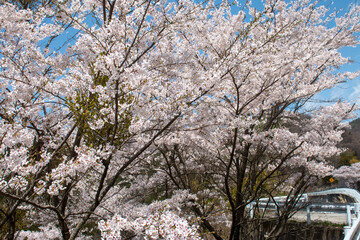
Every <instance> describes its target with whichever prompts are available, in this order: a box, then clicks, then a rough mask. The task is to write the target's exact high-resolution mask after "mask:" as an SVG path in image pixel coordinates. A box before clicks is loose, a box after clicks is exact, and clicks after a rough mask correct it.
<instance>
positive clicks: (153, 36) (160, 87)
mask: <svg viewBox="0 0 360 240" xmlns="http://www.w3.org/2000/svg"><path fill="white" fill-rule="evenodd" d="M14 3H16V2H14ZM234 5H235V6H234ZM237 7H240V10H237V12H236V13H234V9H238V8H237ZM359 12H360V11H359V7H358V6H353V8H352V9H351V11H350V12H349V13H348V14H346V15H345V16H342V17H338V18H336V17H335V16H334V14H328V12H327V10H326V8H325V7H324V6H322V5H320V4H317V3H313V2H312V1H292V2H289V3H287V2H285V1H282V0H278V1H266V2H265V3H264V9H263V10H262V11H260V10H256V9H255V8H254V7H252V6H251V4H250V3H246V4H239V3H236V2H234V3H233V4H228V3H227V2H226V1H223V2H220V3H218V2H213V1H209V2H206V3H197V2H196V1H190V0H181V1H177V2H172V1H165V0H159V1H148V0H143V1H137V0H134V1H120V0H114V1H105V0H104V1H97V0H88V1H78V0H68V1H59V2H55V1H54V2H51V4H50V2H48V4H47V2H46V4H45V3H43V4H41V2H39V4H35V5H33V6H32V7H25V6H24V5H22V4H12V3H3V4H1V5H0V23H1V25H0V26H1V31H0V36H1V37H0V44H1V48H0V49H1V50H0V70H1V71H0V79H1V80H0V84H1V85H0V88H1V92H0V93H1V97H0V101H1V108H0V124H1V128H0V131H1V134H0V136H1V141H0V148H1V155H0V156H1V158H0V169H1V175H0V195H1V200H2V201H1V204H0V207H1V213H0V216H1V220H0V221H1V222H0V226H1V227H2V229H3V230H2V233H5V234H6V238H7V239H14V238H15V237H17V236H19V237H21V238H28V239H39V238H50V237H54V238H62V239H75V238H84V239H87V238H88V239H93V238H95V237H99V238H100V237H102V238H104V239H122V238H125V239H126V238H133V239H140V238H147V239H164V238H165V239H199V238H200V237H201V235H200V232H201V231H203V230H204V229H205V230H208V231H209V232H211V234H212V235H213V236H214V237H215V238H216V239H224V238H229V239H244V237H245V236H249V235H247V234H249V231H250V232H251V231H252V230H253V228H252V227H249V226H250V224H249V223H250V222H251V219H250V218H249V216H248V215H247V211H246V207H247V205H248V204H249V203H250V202H251V201H254V200H256V199H257V198H258V197H262V196H268V197H271V196H272V195H273V194H274V193H275V192H279V191H281V192H283V193H285V194H288V196H289V206H288V208H287V209H285V210H284V211H283V212H282V214H280V216H281V217H280V218H279V219H278V220H279V221H278V223H279V224H278V225H276V227H275V228H274V229H273V230H272V232H271V233H270V235H271V236H273V235H276V234H278V233H280V232H281V231H282V229H281V227H282V226H283V223H284V222H286V221H287V218H288V216H289V213H290V210H292V208H293V207H294V204H295V201H296V199H295V198H294V197H293V196H296V195H297V194H299V193H301V192H302V191H304V189H305V188H306V186H307V185H308V184H309V182H310V181H311V180H313V179H316V177H322V176H324V175H326V174H327V173H329V172H330V171H331V170H332V169H331V166H330V165H329V164H328V163H327V162H326V159H327V157H329V156H331V155H333V154H336V153H338V149H337V147H336V144H337V142H339V141H340V140H341V133H342V129H343V128H344V127H346V126H347V124H346V123H344V122H343V120H344V119H346V118H350V117H352V111H353V110H354V109H355V108H356V107H355V106H354V105H352V104H349V103H342V102H338V103H336V104H334V105H331V106H327V107H322V108H320V109H317V110H315V111H313V112H311V113H307V114H306V116H305V115H304V112H303V107H304V105H305V103H306V102H307V101H308V100H309V99H310V98H311V97H312V96H313V95H315V94H317V93H319V92H320V91H322V90H324V89H328V88H331V87H333V86H335V85H336V84H338V83H339V82H341V81H344V80H347V79H351V78H353V77H355V76H356V75H354V74H352V73H337V72H335V71H334V70H335V69H336V68H338V67H339V66H341V65H343V64H345V63H347V62H348V61H349V60H348V59H346V58H344V57H342V56H341V54H340V53H339V51H338V50H339V49H340V48H341V47H343V46H355V45H356V44H357V43H358V39H357V38H356V35H355V33H357V32H359V30H360V23H359V22H360V18H359ZM207 200H208V201H207ZM224 206H227V207H225V208H224ZM214 212H216V213H217V215H212V214H213V213H214ZM216 219H217V220H221V221H223V223H229V231H228V232H229V234H227V233H221V232H219V231H218V229H216ZM20 222H21V224H20ZM20 225H21V226H20ZM49 232H51V235H52V236H49ZM270 235H269V236H270Z"/></svg>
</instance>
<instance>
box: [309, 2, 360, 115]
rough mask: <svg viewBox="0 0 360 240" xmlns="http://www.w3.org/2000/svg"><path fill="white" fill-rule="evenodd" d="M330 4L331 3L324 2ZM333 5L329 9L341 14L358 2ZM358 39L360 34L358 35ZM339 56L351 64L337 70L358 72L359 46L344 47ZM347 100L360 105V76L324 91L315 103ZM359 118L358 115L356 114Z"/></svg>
mask: <svg viewBox="0 0 360 240" xmlns="http://www.w3.org/2000/svg"><path fill="white" fill-rule="evenodd" d="M326 2H327V3H331V1H326ZM332 3H333V5H332V7H331V8H333V7H334V8H336V9H342V12H346V11H348V10H349V8H350V5H351V4H352V3H356V4H360V1H356V0H333V1H332ZM358 36H359V38H360V33H358ZM340 52H341V54H342V55H343V56H344V57H347V58H350V59H351V61H352V63H349V64H347V65H344V66H343V67H341V68H340V69H339V71H341V72H345V71H350V72H357V71H360V45H357V46H355V47H345V48H342V49H341V50H340ZM339 98H340V99H343V100H348V101H351V102H356V103H357V104H358V105H360V76H359V77H357V78H355V79H354V80H351V81H348V82H346V83H341V84H339V85H338V86H337V87H335V88H333V89H329V90H326V91H324V92H322V93H320V94H318V95H317V96H315V98H314V100H315V101H327V100H337V99H339ZM357 115H358V116H360V113H359V112H358V113H357Z"/></svg>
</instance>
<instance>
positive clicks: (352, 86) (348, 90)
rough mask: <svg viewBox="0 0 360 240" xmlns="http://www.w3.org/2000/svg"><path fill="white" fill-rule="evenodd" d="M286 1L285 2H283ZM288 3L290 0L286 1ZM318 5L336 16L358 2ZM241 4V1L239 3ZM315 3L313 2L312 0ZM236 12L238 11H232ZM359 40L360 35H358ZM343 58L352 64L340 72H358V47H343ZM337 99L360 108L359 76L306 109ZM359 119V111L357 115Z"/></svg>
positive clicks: (329, 0) (259, 3)
mask: <svg viewBox="0 0 360 240" xmlns="http://www.w3.org/2000/svg"><path fill="white" fill-rule="evenodd" d="M264 1H265V0H252V6H254V7H255V8H257V9H259V10H262V9H263V2H264ZM285 1H287V0H285ZM288 1H290V0H288ZM319 1H320V3H319V4H320V5H325V6H326V7H327V8H328V9H329V10H330V12H333V11H337V12H338V16H341V15H343V14H344V13H346V12H348V11H349V9H350V8H351V5H352V4H358V5H359V4H360V0H319ZM240 2H242V1H240ZM314 2H315V0H314ZM233 10H234V12H236V11H237V10H238V9H235V8H234V9H233ZM358 37H359V39H360V33H358ZM340 52H341V54H342V55H343V56H344V57H347V58H349V59H351V61H352V63H349V64H347V65H344V66H343V67H341V68H340V69H339V71H340V72H346V71H349V72H357V71H360V45H357V46H355V47H345V48H342V49H341V50H340ZM338 99H342V100H346V101H350V102H356V103H357V104H358V105H359V106H360V76H359V77H357V78H355V79H354V80H351V81H348V82H346V83H341V84H339V85H338V86H337V87H335V88H332V89H329V90H326V91H323V92H321V93H320V94H318V95H316V96H315V97H314V98H313V99H312V100H311V102H309V103H308V104H307V105H306V107H308V108H313V107H318V106H319V105H324V104H325V105H326V104H327V102H329V101H330V102H336V101H337V100H338ZM357 115H358V117H360V111H358V113H357Z"/></svg>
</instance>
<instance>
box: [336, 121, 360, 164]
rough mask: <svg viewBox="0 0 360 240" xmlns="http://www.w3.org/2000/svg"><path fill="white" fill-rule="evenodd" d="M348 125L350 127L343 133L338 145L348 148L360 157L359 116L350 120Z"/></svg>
mask: <svg viewBox="0 0 360 240" xmlns="http://www.w3.org/2000/svg"><path fill="white" fill-rule="evenodd" d="M350 125H351V129H349V130H346V131H345V132H344V133H343V135H342V137H343V140H342V142H341V143H340V144H339V147H344V148H348V149H350V150H351V151H353V152H354V153H355V154H356V156H357V157H358V158H360V118H358V119H356V120H354V121H352V122H351V123H350Z"/></svg>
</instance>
